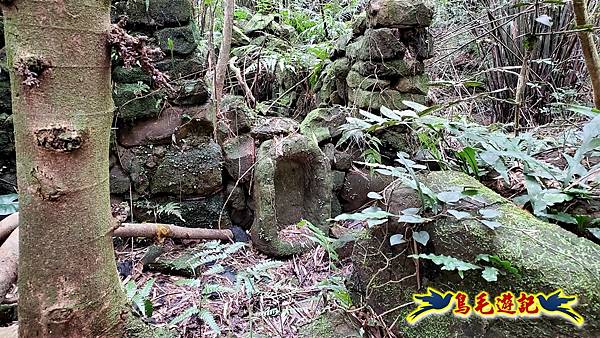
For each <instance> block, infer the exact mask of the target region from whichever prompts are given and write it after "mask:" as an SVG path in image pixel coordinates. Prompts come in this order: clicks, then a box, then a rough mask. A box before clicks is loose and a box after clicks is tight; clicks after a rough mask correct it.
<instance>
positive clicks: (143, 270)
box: [117, 241, 352, 337]
mask: <svg viewBox="0 0 600 338" xmlns="http://www.w3.org/2000/svg"><path fill="white" fill-rule="evenodd" d="M154 248H156V246H150V247H149V246H148V245H144V244H143V243H136V242H132V241H129V242H127V243H123V244H121V245H119V246H118V247H117V256H118V266H119V270H120V273H121V275H122V276H123V277H124V280H123V282H124V284H125V285H126V286H125V288H126V290H127V292H128V296H129V297H130V299H131V300H132V303H133V304H134V307H136V304H139V306H138V307H137V310H138V312H139V313H140V315H141V316H142V317H145V320H146V321H147V322H149V323H152V324H154V325H158V326H165V325H166V326H171V327H174V328H175V329H176V330H177V331H178V333H179V335H180V336H181V337H201V336H202V337H216V336H234V337H299V336H303V335H302V334H301V328H302V327H303V326H305V325H307V324H309V323H311V322H313V321H314V320H315V319H316V318H317V317H319V316H320V315H321V314H322V313H324V312H326V311H331V310H340V309H342V308H343V304H342V303H345V302H346V303H350V302H351V301H350V300H349V296H347V293H346V291H345V288H344V286H343V283H344V279H345V278H346V277H348V276H349V275H350V274H351V272H352V264H351V262H350V261H349V260H347V261H345V262H336V263H334V262H332V261H331V259H330V258H329V254H328V253H327V252H326V250H325V249H324V248H323V247H321V246H317V247H315V248H314V249H312V250H310V251H309V252H307V253H305V254H303V255H301V256H297V257H293V258H290V259H288V260H282V261H279V260H271V259H269V258H267V257H266V256H265V255H262V254H260V253H259V252H258V251H256V250H255V249H254V248H253V247H252V245H251V244H246V243H235V244H221V243H218V242H196V243H187V244H185V245H184V244H178V245H176V244H174V243H172V242H167V243H166V244H165V245H164V246H163V248H165V250H164V251H163V252H164V253H163V254H162V256H161V258H160V260H165V261H169V262H170V263H168V264H169V266H170V267H171V268H168V269H166V270H169V273H168V274H166V273H161V272H156V271H157V270H162V271H163V272H166V270H165V269H161V268H160V267H159V268H158V269H156V266H154V268H152V267H150V268H148V267H149V266H152V265H151V264H150V265H148V264H144V260H145V258H144V257H147V255H148V253H149V252H151V251H152V250H153V249H154ZM159 265H160V264H159ZM163 267H164V266H163ZM189 268H192V269H191V270H190V269H189ZM149 270H150V271H149ZM152 270H154V271H152ZM125 274H127V275H128V276H124V275H125ZM194 274H195V276H194ZM176 275H180V276H176ZM181 275H187V276H185V277H183V276H181ZM132 282H133V283H132ZM134 285H135V287H133V286H134ZM144 289H146V290H144ZM346 298H348V299H346ZM340 300H342V301H340ZM142 304H150V305H147V306H150V308H151V310H150V311H147V310H148V309H147V308H146V310H145V309H143V307H145V306H144V305H142ZM145 312H146V313H145Z"/></svg>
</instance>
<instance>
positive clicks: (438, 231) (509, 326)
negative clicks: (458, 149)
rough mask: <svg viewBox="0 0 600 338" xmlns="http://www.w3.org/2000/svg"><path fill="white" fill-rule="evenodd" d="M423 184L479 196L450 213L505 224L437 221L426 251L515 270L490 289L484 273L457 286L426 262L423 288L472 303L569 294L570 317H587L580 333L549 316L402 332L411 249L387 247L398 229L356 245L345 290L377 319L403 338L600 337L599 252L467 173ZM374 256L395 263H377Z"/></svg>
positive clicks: (438, 324) (437, 322) (435, 321)
mask: <svg viewBox="0 0 600 338" xmlns="http://www.w3.org/2000/svg"><path fill="white" fill-rule="evenodd" d="M421 182H423V183H424V184H425V185H427V186H428V187H430V188H431V189H432V190H433V191H435V192H441V191H448V190H450V189H465V188H468V189H469V190H470V191H473V190H476V191H477V192H478V194H477V196H476V198H477V200H479V202H473V201H462V202H460V203H458V204H457V205H454V206H453V207H452V208H453V209H457V210H461V211H465V212H470V213H471V214H473V215H477V214H478V211H479V210H480V209H482V208H494V209H496V210H498V211H499V212H500V214H501V215H500V216H499V217H498V218H497V219H495V221H496V222H498V223H500V224H502V226H501V227H499V228H497V229H496V230H491V229H489V228H487V227H486V226H484V225H482V224H481V223H480V222H478V221H476V220H472V219H471V220H462V221H458V220H456V219H454V218H439V219H438V220H436V221H435V222H431V223H430V224H427V225H426V226H425V229H424V230H426V231H428V233H429V234H430V236H431V239H430V241H429V244H428V245H427V248H426V249H425V252H431V253H434V254H437V255H446V256H452V257H456V258H458V259H460V260H463V261H467V262H471V263H476V257H477V256H478V255H481V254H487V255H496V256H498V257H499V258H500V259H502V260H505V261H508V262H510V264H511V266H512V267H514V268H516V269H517V270H518V271H519V272H518V274H513V273H507V274H504V275H499V276H498V281H497V282H494V283H489V282H486V281H485V280H484V279H483V278H482V277H481V270H476V271H473V272H466V273H465V278H464V279H461V278H460V277H459V276H458V274H456V273H455V272H444V271H440V270H439V267H436V266H433V265H432V264H430V263H429V262H421V263H422V265H421V267H420V272H419V275H420V276H421V278H422V284H421V285H422V288H426V287H433V288H436V289H439V290H441V291H444V292H445V291H463V292H466V293H468V294H469V296H470V297H471V299H472V297H475V295H476V294H478V293H479V292H480V291H487V292H489V293H490V295H491V296H492V297H495V296H498V295H499V294H500V293H502V292H505V291H512V292H513V293H515V294H519V293H520V292H527V293H538V292H544V293H551V292H554V291H556V290H558V289H563V290H564V291H565V293H566V294H569V295H577V296H578V297H579V303H578V305H577V306H575V310H576V311H578V312H579V313H581V314H582V315H583V317H584V318H585V320H586V324H585V326H584V327H583V328H582V329H578V328H577V327H575V326H573V325H572V324H570V323H568V322H566V321H565V320H562V319H557V318H552V317H547V316H544V317H542V318H539V319H533V320H514V319H501V318H496V319H493V320H488V321H484V320H482V319H479V318H478V317H471V318H470V319H468V320H466V319H465V320H463V319H457V318H455V317H452V316H451V315H444V316H433V317H429V318H427V319H425V320H423V321H421V322H419V323H418V324H417V325H416V326H409V325H407V323H406V321H405V318H406V316H407V315H408V313H409V312H410V311H412V310H414V307H405V308H398V305H399V304H405V303H408V302H410V301H412V294H413V293H416V292H417V290H416V287H415V284H416V283H415V279H414V278H416V277H415V272H416V271H415V265H414V262H413V261H412V260H411V259H407V258H406V256H403V255H399V254H400V253H402V252H406V250H408V248H409V244H408V243H407V244H402V245H398V246H396V247H390V245H389V238H390V236H391V235H394V234H397V233H404V232H403V231H402V230H401V229H398V228H397V226H396V228H392V227H388V228H385V227H383V228H380V229H378V230H377V231H375V232H373V234H372V235H373V236H372V238H371V239H370V240H369V242H367V243H361V245H357V246H356V248H359V250H362V251H360V252H357V253H356V254H357V255H358V256H356V257H354V259H353V261H354V263H355V275H354V278H353V279H352V281H353V283H352V285H351V287H350V289H351V290H352V291H353V294H354V295H355V299H360V298H361V297H363V301H365V302H367V303H369V304H370V305H371V306H372V307H373V308H374V309H375V311H376V312H379V313H383V312H386V315H385V317H384V320H385V321H386V322H388V323H392V322H397V325H396V326H395V327H396V332H397V333H400V332H401V333H402V334H403V335H404V336H406V337H417V338H419V337H431V336H435V337H456V336H459V337H517V338H519V337H530V336H536V337H597V336H598V335H599V334H600V316H599V314H600V292H599V290H600V279H599V276H600V261H599V260H598V257H600V247H598V246H597V245H596V244H594V243H592V242H590V241H588V240H586V239H583V238H579V237H577V236H575V235H573V234H572V233H569V232H567V231H565V230H563V229H562V228H560V227H558V226H556V225H553V224H550V223H546V222H543V221H540V220H538V219H536V218H535V217H534V216H532V215H531V214H529V213H528V212H526V211H524V210H522V209H520V208H518V207H516V206H515V205H514V204H512V203H510V202H509V201H507V200H505V199H504V198H502V197H500V196H499V195H497V194H496V193H494V192H492V191H491V190H489V189H488V188H486V187H484V186H483V185H481V184H480V183H479V182H477V181H476V180H475V179H473V178H470V177H468V176H466V175H464V174H461V173H456V172H434V173H431V174H428V175H426V176H424V177H422V178H421ZM395 198H397V199H398V200H418V196H417V194H416V193H415V192H411V191H409V192H407V193H406V194H404V195H403V196H397V197H395ZM482 203H483V204H482ZM382 229H385V230H387V231H383V230H382ZM399 231H400V232H399ZM420 252H423V250H420ZM378 255H380V257H388V258H393V257H396V258H397V259H395V260H393V259H392V260H386V259H383V258H376V257H377V256H378ZM479 264H481V263H479ZM410 276H413V277H412V278H411V277H410ZM390 281H402V282H394V283H390ZM357 291H358V292H357Z"/></svg>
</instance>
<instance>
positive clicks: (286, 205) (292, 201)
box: [251, 134, 333, 257]
mask: <svg viewBox="0 0 600 338" xmlns="http://www.w3.org/2000/svg"><path fill="white" fill-rule="evenodd" d="M330 169H331V168H330V164H329V159H328V158H327V157H326V156H325V155H324V154H323V153H322V152H321V150H320V149H319V147H318V145H316V144H315V143H314V141H312V140H310V139H308V138H306V137H304V136H302V135H297V134H296V135H291V136H288V137H286V138H283V139H275V140H269V141H266V142H264V143H263V144H262V146H261V147H260V149H259V151H258V157H257V165H256V168H255V170H254V199H255V204H256V214H255V220H254V224H253V225H252V230H251V231H252V242H253V243H254V245H255V246H256V247H257V248H258V249H259V250H260V251H262V252H263V253H266V254H268V255H272V256H277V257H282V256H290V255H294V254H298V253H301V252H302V251H304V250H306V249H307V248H308V247H309V245H308V243H306V242H305V241H302V242H295V243H292V242H288V241H286V240H284V239H282V238H280V230H282V229H284V228H287V227H288V226H290V225H294V224H297V223H298V222H299V221H301V220H302V219H306V220H308V221H310V222H311V223H312V224H314V225H315V226H317V227H319V228H320V229H322V230H323V231H325V232H326V233H328V229H329V224H328V221H327V220H328V219H329V218H330V217H331V196H332V192H331V191H332V187H333V183H332V177H331V170H330Z"/></svg>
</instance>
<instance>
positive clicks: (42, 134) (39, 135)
mask: <svg viewBox="0 0 600 338" xmlns="http://www.w3.org/2000/svg"><path fill="white" fill-rule="evenodd" d="M35 137H36V139H37V143H38V146H40V147H42V148H45V149H48V150H52V151H57V152H71V151H74V150H76V149H79V148H81V145H82V144H83V139H82V137H81V134H80V133H79V132H78V131H76V130H72V129H68V128H66V127H51V128H46V129H39V130H38V131H36V132H35Z"/></svg>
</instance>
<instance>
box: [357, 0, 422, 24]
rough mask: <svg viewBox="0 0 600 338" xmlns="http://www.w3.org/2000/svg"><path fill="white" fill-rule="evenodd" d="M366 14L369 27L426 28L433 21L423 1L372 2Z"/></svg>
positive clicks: (388, 0)
mask: <svg viewBox="0 0 600 338" xmlns="http://www.w3.org/2000/svg"><path fill="white" fill-rule="evenodd" d="M366 12H367V22H368V25H369V27H396V28H413V27H428V26H430V25H431V20H432V19H433V10H432V9H431V8H430V7H429V6H427V5H426V4H425V2H424V1H423V0H372V1H370V2H369V5H368V6H367V8H366Z"/></svg>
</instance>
